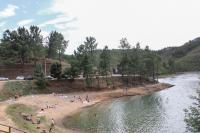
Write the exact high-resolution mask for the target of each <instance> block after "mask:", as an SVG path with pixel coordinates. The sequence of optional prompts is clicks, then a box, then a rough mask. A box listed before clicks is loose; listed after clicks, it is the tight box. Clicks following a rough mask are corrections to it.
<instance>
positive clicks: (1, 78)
mask: <svg viewBox="0 0 200 133" xmlns="http://www.w3.org/2000/svg"><path fill="white" fill-rule="evenodd" d="M0 80H2V81H5V80H9V78H5V77H0Z"/></svg>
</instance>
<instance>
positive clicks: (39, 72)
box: [34, 64, 47, 89]
mask: <svg viewBox="0 0 200 133" xmlns="http://www.w3.org/2000/svg"><path fill="white" fill-rule="evenodd" d="M34 78H35V79H36V80H37V81H36V85H37V88H38V89H45V88H46V84H47V83H46V79H45V75H44V72H43V69H42V65H41V64H36V66H35V70H34Z"/></svg>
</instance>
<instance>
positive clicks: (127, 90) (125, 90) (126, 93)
mask: <svg viewBox="0 0 200 133" xmlns="http://www.w3.org/2000/svg"><path fill="white" fill-rule="evenodd" d="M125 91H126V95H127V92H128V87H126V90H125Z"/></svg>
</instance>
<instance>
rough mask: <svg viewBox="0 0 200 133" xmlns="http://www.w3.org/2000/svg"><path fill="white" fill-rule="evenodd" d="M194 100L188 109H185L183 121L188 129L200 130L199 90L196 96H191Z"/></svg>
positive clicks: (192, 130)
mask: <svg viewBox="0 0 200 133" xmlns="http://www.w3.org/2000/svg"><path fill="white" fill-rule="evenodd" d="M192 99H194V100H195V102H194V103H193V106H190V107H189V109H185V122H186V124H187V129H188V131H191V132H195V133H196V132H200V91H198V96H197V97H196V96H195V97H192Z"/></svg>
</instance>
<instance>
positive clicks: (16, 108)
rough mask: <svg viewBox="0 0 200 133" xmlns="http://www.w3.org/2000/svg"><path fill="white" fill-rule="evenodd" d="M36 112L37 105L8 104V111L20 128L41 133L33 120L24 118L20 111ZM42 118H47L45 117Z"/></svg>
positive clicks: (31, 132) (32, 132)
mask: <svg viewBox="0 0 200 133" xmlns="http://www.w3.org/2000/svg"><path fill="white" fill-rule="evenodd" d="M35 112H36V108H35V107H28V106H26V105H24V104H13V105H10V106H8V108H7V109H6V113H7V114H8V115H9V116H10V118H11V119H12V121H13V122H14V123H15V124H16V125H17V126H18V127H19V128H20V129H23V130H26V131H28V132H30V133H39V130H38V129H36V125H33V124H32V123H31V122H29V121H26V120H24V119H23V117H22V116H21V115H20V113H26V114H35ZM41 120H45V119H44V118H43V119H41Z"/></svg>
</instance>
